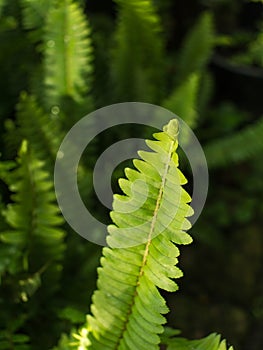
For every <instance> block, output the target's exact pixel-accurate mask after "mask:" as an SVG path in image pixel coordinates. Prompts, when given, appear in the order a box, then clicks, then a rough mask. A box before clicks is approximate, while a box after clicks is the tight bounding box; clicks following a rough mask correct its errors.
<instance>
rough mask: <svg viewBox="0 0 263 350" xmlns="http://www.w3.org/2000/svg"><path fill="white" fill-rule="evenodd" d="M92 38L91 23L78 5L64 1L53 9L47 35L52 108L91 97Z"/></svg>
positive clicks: (47, 70) (46, 47)
mask: <svg viewBox="0 0 263 350" xmlns="http://www.w3.org/2000/svg"><path fill="white" fill-rule="evenodd" d="M89 34H90V29H89V26H88V23H87V21H86V18H85V16H84V15H83V13H82V11H81V10H80V8H79V6H78V4H77V3H75V2H73V1H71V0H63V1H60V2H58V5H57V6H56V7H54V6H53V7H51V8H50V11H49V13H48V15H47V22H46V26H45V34H44V45H45V51H44V56H45V64H44V66H45V84H46V87H47V89H46V95H47V97H48V101H49V102H48V103H49V104H50V102H52V103H53V104H54V105H56V104H59V102H61V100H60V99H61V98H62V97H64V96H68V97H71V98H72V99H73V100H75V101H77V102H80V101H82V100H83V98H84V97H85V96H87V94H88V92H89V90H90V84H88V83H87V82H88V79H89V77H90V74H91V70H92V65H91V60H92V47H91V41H90V37H89ZM86 102H87V101H86ZM51 106H52V105H51ZM51 106H50V105H49V106H48V107H51Z"/></svg>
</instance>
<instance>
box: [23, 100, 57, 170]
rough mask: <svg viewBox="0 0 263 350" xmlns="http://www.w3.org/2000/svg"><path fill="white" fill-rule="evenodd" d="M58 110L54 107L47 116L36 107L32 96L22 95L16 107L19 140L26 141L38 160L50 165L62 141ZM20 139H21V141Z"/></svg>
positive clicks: (36, 104)
mask: <svg viewBox="0 0 263 350" xmlns="http://www.w3.org/2000/svg"><path fill="white" fill-rule="evenodd" d="M58 113H59V108H58V107H55V108H53V109H52V110H51V113H50V114H48V113H46V112H44V111H43V109H42V108H41V107H40V106H39V105H38V103H37V101H36V98H35V97H34V96H30V95H27V94H26V93H22V94H21V96H20V101H19V103H18V105H17V122H18V126H19V133H20V135H19V136H20V139H18V140H16V143H18V142H21V141H22V139H27V140H29V142H30V145H31V147H32V148H33V149H34V152H35V154H37V156H38V158H40V159H43V160H45V161H47V160H49V161H50V162H49V163H50V164H52V162H53V161H54V160H55V159H56V154H57V151H58V149H59V146H60V143H61V141H62V132H61V130H60V127H59V123H58V121H59V119H58V117H59V114H58ZM21 138H22V139H21Z"/></svg>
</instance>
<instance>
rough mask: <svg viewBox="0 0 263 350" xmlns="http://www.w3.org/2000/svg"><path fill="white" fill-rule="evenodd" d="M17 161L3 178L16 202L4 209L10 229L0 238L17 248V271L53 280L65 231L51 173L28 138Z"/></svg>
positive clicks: (57, 272) (62, 247)
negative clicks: (44, 166) (29, 145)
mask: <svg viewBox="0 0 263 350" xmlns="http://www.w3.org/2000/svg"><path fill="white" fill-rule="evenodd" d="M17 164H18V167H17V168H15V169H13V171H12V172H10V173H9V177H8V178H4V179H3V180H4V181H5V182H6V183H7V184H8V185H9V188H10V190H11V191H12V192H13V194H12V196H11V199H12V201H13V203H12V204H9V205H8V206H7V208H6V209H5V210H4V211H3V215H4V217H5V220H6V222H7V224H8V225H9V229H7V230H5V231H4V232H2V233H1V234H0V241H1V243H2V244H6V245H7V247H8V246H10V247H13V249H14V250H15V253H16V254H15V255H16V262H18V265H17V266H16V268H17V271H16V273H18V272H20V271H25V272H28V273H29V274H40V273H41V272H45V275H46V277H47V276H48V277H47V278H49V277H50V278H51V279H52V281H53V282H54V280H53V279H56V278H57V276H58V274H59V270H58V264H59V262H60V261H61V259H62V257H63V252H64V242H63V237H64V232H63V231H62V230H61V228H60V225H61V224H62V223H63V219H62V217H61V216H60V215H59V213H60V211H59V208H58V207H57V205H56V204H55V193H54V191H53V183H52V182H51V181H50V177H49V173H47V172H46V171H44V170H43V162H41V161H39V160H38V159H36V158H35V157H34V155H33V154H32V152H31V151H30V150H29V149H28V145H27V142H26V141H24V142H23V143H22V147H21V150H20V152H19V158H18V160H17ZM40 252H41V254H40ZM48 272H50V276H49V274H48ZM35 277H36V278H37V275H35ZM31 280H32V279H31ZM31 280H30V281H29V280H28V281H27V280H24V282H23V286H24V288H25V291H28V288H29V289H30V290H31V289H32V287H34V286H33V285H32V283H31V282H32V281H31ZM36 283H37V280H36ZM21 286H22V285H21ZM51 286H52V284H51ZM51 286H50V287H49V288H51ZM51 289H52V288H51Z"/></svg>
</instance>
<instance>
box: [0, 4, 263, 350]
mask: <svg viewBox="0 0 263 350" xmlns="http://www.w3.org/2000/svg"><path fill="white" fill-rule="evenodd" d="M0 16H1V17H0V45H1V46H0V47H1V51H0V52H1V54H0V70H1V79H0V90H1V97H0V98H1V104H0V119H1V123H0V135H1V138H0V147H1V163H0V178H1V182H0V186H1V201H0V208H1V213H0V229H1V234H0V349H40V350H41V349H48V348H51V347H53V346H55V344H57V342H58V339H59V337H60V334H61V333H63V332H64V333H69V332H70V330H71V329H72V328H74V327H78V326H80V325H81V324H82V323H83V322H85V314H86V313H87V312H88V311H89V310H88V307H89V305H90V295H91V293H92V291H93V289H94V287H95V280H96V266H97V265H98V259H99V256H100V248H99V247H96V246H94V245H92V244H91V243H89V242H87V241H84V240H83V239H82V238H81V237H79V236H78V235H77V234H76V233H74V232H72V230H71V229H70V228H69V227H68V226H67V225H66V224H65V223H64V222H63V219H62V217H61V216H60V213H59V210H58V208H57V204H56V202H55V195H54V190H53V179H52V177H53V165H54V159H55V156H56V152H57V149H58V146H59V144H60V141H61V140H62V138H63V135H64V134H65V133H66V132H67V130H68V129H69V128H70V127H71V126H72V125H73V124H74V123H75V122H76V121H77V120H78V119H80V118H81V117H82V116H84V115H85V114H87V113H88V112H90V111H92V110H93V109H94V108H99V107H102V106H105V105H107V104H110V103H115V102H120V101H134V100H137V101H144V102H150V103H155V104H159V105H162V106H164V107H167V108H168V109H170V110H171V111H173V112H175V113H177V114H178V115H179V116H180V117H181V118H183V119H184V120H186V121H187V123H188V124H189V125H191V127H192V128H194V129H195V132H196V134H197V136H198V138H199V140H200V142H201V143H202V145H203V146H204V150H205V153H206V156H207V160H208V164H209V169H210V190H209V197H208V201H207V204H206V207H205V210H204V212H203V213H202V216H201V218H200V219H199V221H198V223H197V224H196V225H195V226H194V228H193V229H192V232H191V234H192V236H193V237H194V240H195V246H191V247H187V248H184V249H183V250H184V251H183V256H182V257H183V259H182V260H183V261H182V262H181V265H182V267H183V270H184V271H185V277H184V279H183V280H182V281H180V282H181V283H182V285H183V286H182V288H181V290H182V291H179V292H178V293H177V294H176V295H169V296H168V298H169V307H170V309H171V310H172V311H171V313H170V314H169V324H170V325H172V326H175V327H176V328H179V329H181V330H182V332H183V335H184V336H187V337H193V338H198V337H202V336H205V335H206V334H208V333H211V332H212V331H216V332H218V333H221V334H222V335H223V336H224V338H227V339H228V340H229V341H230V343H232V344H233V345H235V346H236V348H238V349H241V350H247V349H249V350H257V349H261V348H262V346H263V335H262V328H263V296H262V295H263V280H262V275H263V264H262V257H263V254H262V253H263V236H262V213H263V204H262V201H261V198H262V196H263V182H262V176H263V162H262V150H263V127H262V126H263V119H262V118H263V116H262V103H261V93H262V88H263V4H262V2H261V1H257V2H254V1H253V2H252V1H251V2H249V1H245V0H242V1H237V0H233V1H226V0H199V1H191V0H189V1H187V2H181V1H173V0H155V1H154V0H153V1H150V0H140V1H139V0H130V1H123V0H116V1H115V2H111V1H102V0H101V1H100V2H95V1H87V2H86V1H83V0H82V1H80V0H79V1H71V0H61V1H55V0H48V1H47V0H41V1H40V0H38V1H37V0H14V1H12V2H9V1H5V0H1V1H0ZM133 132H134V134H132V132H131V130H129V129H127V128H121V129H119V130H114V129H113V130H112V131H111V132H109V133H107V134H106V137H104V138H103V139H99V140H95V141H94V143H93V145H92V146H91V147H90V148H89V149H87V151H86V153H85V154H84V156H83V162H82V164H81V170H80V174H79V182H80V188H81V189H82V196H83V198H84V199H85V202H86V204H87V206H88V207H89V208H90V209H91V210H93V211H94V212H96V213H97V214H96V215H99V216H100V217H101V218H102V219H103V220H104V221H105V222H108V215H107V214H108V213H107V211H106V210H105V209H103V208H101V206H100V205H99V203H98V201H97V200H96V198H95V195H94V193H93V192H92V191H91V190H90V188H91V174H92V168H93V165H94V161H95V160H96V158H97V155H99V154H100V152H101V151H102V150H103V149H105V147H107V145H109V144H111V143H113V142H115V141H116V140H118V139H122V138H125V137H127V136H134V135H136V136H139V135H142V136H143V137H144V138H145V137H147V130H136V129H135V130H134V131H133ZM98 141H99V142H98ZM185 171H186V172H187V171H188V170H187V166H186V169H185ZM189 174H190V172H189ZM118 175H119V170H118V169H117V171H116V174H115V176H113V185H114V183H115V182H114V178H115V179H116V177H117V176H118ZM188 177H189V176H188ZM115 186H116V184H115ZM193 315H195V316H193ZM61 342H63V338H62V340H61Z"/></svg>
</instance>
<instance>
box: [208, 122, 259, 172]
mask: <svg viewBox="0 0 263 350" xmlns="http://www.w3.org/2000/svg"><path fill="white" fill-rule="evenodd" d="M244 145H246V147H244ZM262 150H263V118H261V119H260V120H259V121H258V122H257V123H255V124H254V125H250V126H247V127H246V128H244V129H243V130H241V131H238V132H237V133H236V134H234V135H231V136H228V137H225V138H222V139H219V140H215V141H211V142H210V143H209V144H208V145H206V146H205V148H204V151H205V155H206V159H207V162H208V165H209V167H210V168H216V167H221V166H225V165H227V164H231V163H233V162H234V163H237V162H241V161H245V160H247V159H249V158H250V157H253V156H256V155H258V154H259V153H261V152H262Z"/></svg>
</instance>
